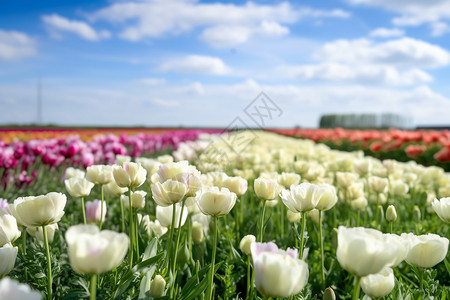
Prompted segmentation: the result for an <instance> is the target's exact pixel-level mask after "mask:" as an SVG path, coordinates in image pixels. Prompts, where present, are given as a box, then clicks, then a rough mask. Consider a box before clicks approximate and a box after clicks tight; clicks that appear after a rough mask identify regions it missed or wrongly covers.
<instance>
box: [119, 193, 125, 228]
mask: <svg viewBox="0 0 450 300" xmlns="http://www.w3.org/2000/svg"><path fill="white" fill-rule="evenodd" d="M119 202H120V216H121V218H122V228H121V229H122V230H121V231H122V232H125V209H124V207H123V201H122V199H120V197H119Z"/></svg>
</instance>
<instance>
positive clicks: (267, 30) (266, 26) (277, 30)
mask: <svg viewBox="0 0 450 300" xmlns="http://www.w3.org/2000/svg"><path fill="white" fill-rule="evenodd" d="M259 31H260V32H261V34H264V35H268V36H271V35H273V36H277V35H285V34H288V33H289V28H287V27H285V26H282V25H280V24H279V23H277V22H269V21H263V22H262V23H261V26H260V28H259Z"/></svg>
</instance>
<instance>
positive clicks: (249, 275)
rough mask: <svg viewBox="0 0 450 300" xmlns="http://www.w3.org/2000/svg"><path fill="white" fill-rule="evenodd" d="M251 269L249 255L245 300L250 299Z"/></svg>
mask: <svg viewBox="0 0 450 300" xmlns="http://www.w3.org/2000/svg"><path fill="white" fill-rule="evenodd" d="M250 271H251V268H250V255H247V294H246V297H245V299H246V300H247V299H250V280H251V274H250Z"/></svg>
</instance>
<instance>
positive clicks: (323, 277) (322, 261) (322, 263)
mask: <svg viewBox="0 0 450 300" xmlns="http://www.w3.org/2000/svg"><path fill="white" fill-rule="evenodd" d="M319 238H320V258H321V269H322V272H321V273H322V290H324V289H325V256H324V254H323V229H322V211H319Z"/></svg>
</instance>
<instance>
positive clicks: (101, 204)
mask: <svg viewBox="0 0 450 300" xmlns="http://www.w3.org/2000/svg"><path fill="white" fill-rule="evenodd" d="M101 190H102V202H101V203H100V226H99V227H100V230H102V226H103V184H102V185H101ZM130 208H131V206H130Z"/></svg>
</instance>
